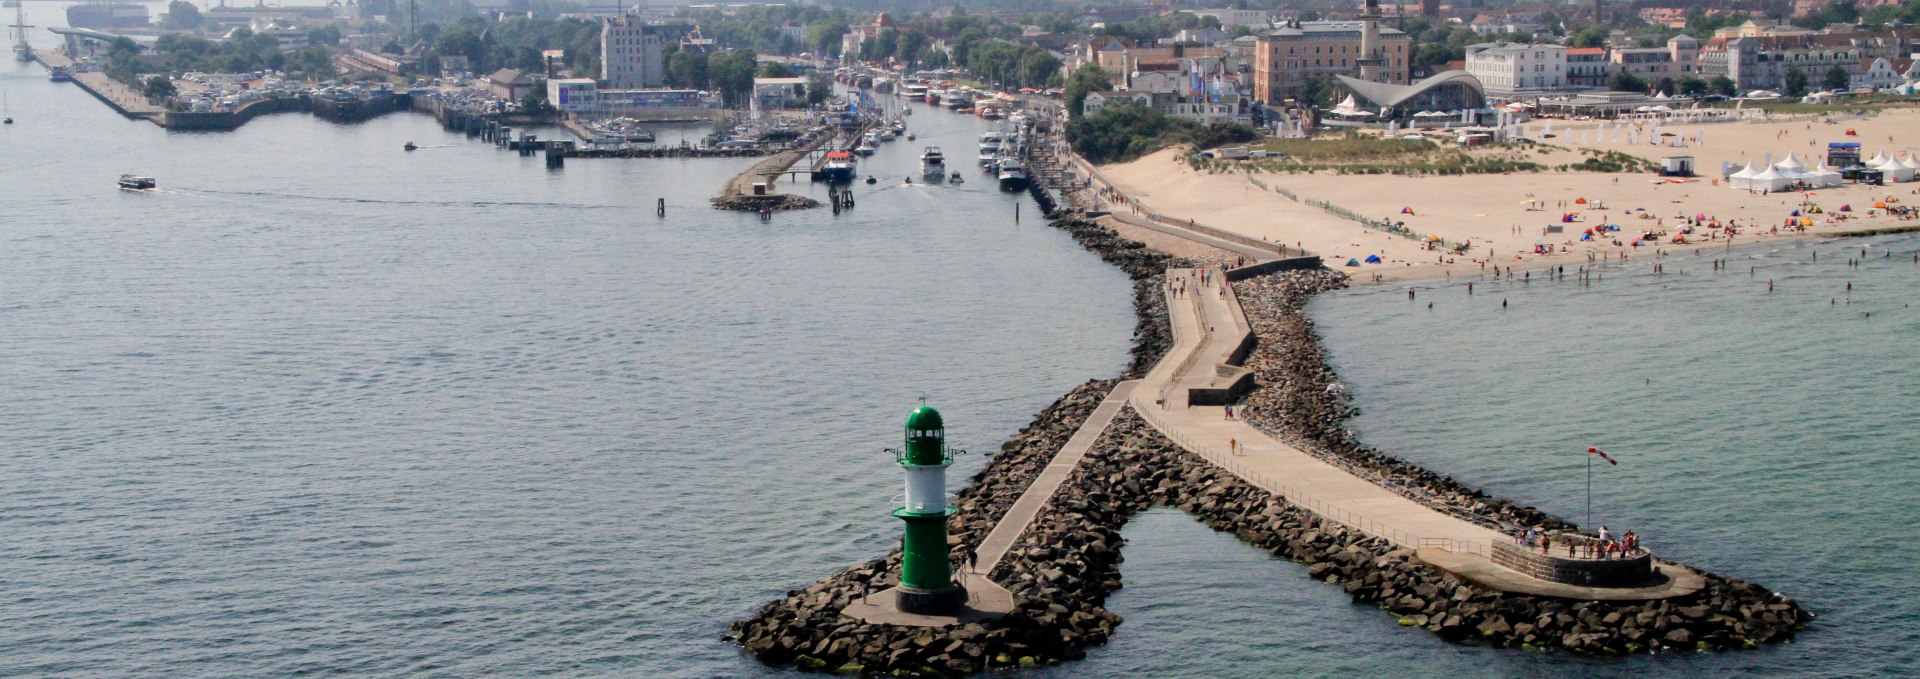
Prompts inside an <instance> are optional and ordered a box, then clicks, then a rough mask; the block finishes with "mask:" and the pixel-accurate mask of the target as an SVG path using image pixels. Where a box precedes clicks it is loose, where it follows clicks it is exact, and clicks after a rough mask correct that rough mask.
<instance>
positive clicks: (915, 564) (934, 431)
mask: <svg viewBox="0 0 1920 679" xmlns="http://www.w3.org/2000/svg"><path fill="white" fill-rule="evenodd" d="M892 452H893V453H894V459H895V460H896V461H898V462H899V463H900V466H901V468H903V469H905V470H906V472H907V493H906V495H905V498H906V501H905V503H904V505H903V506H902V507H900V508H899V509H895V510H893V515H894V516H897V517H900V520H902V521H905V522H906V523H907V526H906V535H905V537H904V538H902V539H901V555H900V587H899V589H897V590H895V597H896V601H895V603H896V605H898V606H899V608H900V610H901V611H904V612H908V613H933V614H937V613H946V612H950V611H952V610H954V609H955V608H958V607H959V606H960V605H961V604H963V603H965V602H966V600H967V591H966V590H965V589H962V588H961V587H960V586H959V585H958V584H956V583H954V581H953V566H952V564H951V562H949V560H948V552H947V517H948V516H949V515H951V514H952V513H953V508H952V507H949V506H947V467H948V466H949V465H951V464H953V455H952V454H950V453H949V452H948V450H947V434H946V425H945V423H943V422H941V420H940V411H938V410H934V409H932V408H929V407H927V406H924V405H923V406H920V407H918V408H915V409H914V410H913V412H912V413H909V414H908V415H907V443H906V446H905V447H904V448H901V449H899V450H895V451H892Z"/></svg>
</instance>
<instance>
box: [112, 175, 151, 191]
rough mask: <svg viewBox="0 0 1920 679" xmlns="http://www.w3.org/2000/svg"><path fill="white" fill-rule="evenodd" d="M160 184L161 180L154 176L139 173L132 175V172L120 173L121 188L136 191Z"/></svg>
mask: <svg viewBox="0 0 1920 679" xmlns="http://www.w3.org/2000/svg"><path fill="white" fill-rule="evenodd" d="M159 185H160V182H158V181H155V180H154V178H152V177H142V176H139V175H131V174H123V175H120V188H123V189H130V190H134V191H144V190H146V189H151V188H153V187H155V186H159Z"/></svg>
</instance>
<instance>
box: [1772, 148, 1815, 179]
mask: <svg viewBox="0 0 1920 679" xmlns="http://www.w3.org/2000/svg"><path fill="white" fill-rule="evenodd" d="M1773 167H1774V169H1777V170H1779V171H1780V172H1782V173H1784V174H1789V175H1792V174H1797V173H1800V172H1805V171H1806V170H1807V164H1806V163H1802V162H1800V159H1798V158H1795V157H1793V154H1792V153H1788V154H1787V159H1786V160H1782V161H1780V162H1778V163H1774V164H1773Z"/></svg>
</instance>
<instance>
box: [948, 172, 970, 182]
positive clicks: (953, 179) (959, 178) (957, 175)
mask: <svg viewBox="0 0 1920 679" xmlns="http://www.w3.org/2000/svg"><path fill="white" fill-rule="evenodd" d="M947 181H950V182H953V183H955V184H964V183H966V181H967V178H966V177H962V176H960V173H958V172H955V173H953V176H952V177H951V178H948V179H947Z"/></svg>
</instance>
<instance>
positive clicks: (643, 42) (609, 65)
mask: <svg viewBox="0 0 1920 679" xmlns="http://www.w3.org/2000/svg"><path fill="white" fill-rule="evenodd" d="M684 32H686V27H685V26H679V25H671V24H665V23H659V22H650V21H647V20H645V19H641V18H640V17H638V16H635V15H632V14H627V15H623V16H618V17H613V18H609V19H607V20H606V21H605V23H602V24H601V25H600V80H601V81H602V82H604V83H606V86H607V89H614V90H637V89H642V88H649V87H664V86H666V84H667V71H666V65H665V64H664V63H662V62H663V61H664V59H662V57H661V55H660V48H661V47H662V46H663V45H665V44H666V42H665V41H667V40H678V39H679V36H680V34H681V33H684Z"/></svg>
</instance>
